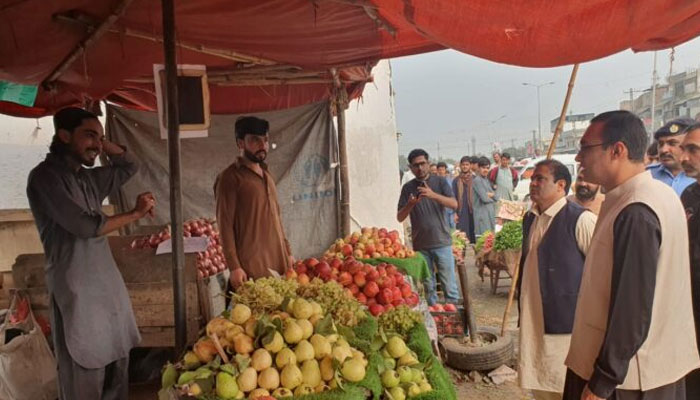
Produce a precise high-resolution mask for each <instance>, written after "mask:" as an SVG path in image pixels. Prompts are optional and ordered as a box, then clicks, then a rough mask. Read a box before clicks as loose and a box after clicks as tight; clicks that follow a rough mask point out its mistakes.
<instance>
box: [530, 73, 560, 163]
mask: <svg viewBox="0 0 700 400" xmlns="http://www.w3.org/2000/svg"><path fill="white" fill-rule="evenodd" d="M547 85H554V82H546V83H540V84H534V83H528V82H523V86H534V87H536V88H537V133H538V135H537V138H538V139H539V142H538V144H537V149H538V150H539V147H540V144H541V143H542V108H541V106H540V88H541V87H542V86H547Z"/></svg>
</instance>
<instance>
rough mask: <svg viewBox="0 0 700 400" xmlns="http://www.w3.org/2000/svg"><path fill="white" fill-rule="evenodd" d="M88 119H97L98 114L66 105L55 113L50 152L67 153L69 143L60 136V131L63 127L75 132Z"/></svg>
mask: <svg viewBox="0 0 700 400" xmlns="http://www.w3.org/2000/svg"><path fill="white" fill-rule="evenodd" d="M86 119H97V115H95V114H93V113H91V112H90V111H86V110H83V109H82V108H78V107H66V108H63V109H61V110H59V111H58V112H57V113H56V114H54V116H53V128H54V132H55V133H54V135H53V138H52V139H51V145H50V146H49V152H50V153H52V154H57V155H62V154H65V153H66V152H67V151H68V145H67V144H66V143H64V142H63V141H62V140H61V138H59V137H58V131H59V130H61V129H63V130H65V131H68V132H70V133H73V131H75V128H77V127H79V126H80V125H82V124H83V121H84V120H86Z"/></svg>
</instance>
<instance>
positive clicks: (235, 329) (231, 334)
mask: <svg viewBox="0 0 700 400" xmlns="http://www.w3.org/2000/svg"><path fill="white" fill-rule="evenodd" d="M243 332H244V331H243V328H242V327H241V326H240V325H232V326H230V327H229V328H228V329H226V332H225V335H224V337H225V339H226V340H227V341H229V343H233V338H235V337H236V336H238V334H239V333H243Z"/></svg>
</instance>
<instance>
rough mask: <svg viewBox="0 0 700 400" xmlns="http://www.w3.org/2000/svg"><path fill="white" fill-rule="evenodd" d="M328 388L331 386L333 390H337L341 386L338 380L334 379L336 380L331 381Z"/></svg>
mask: <svg viewBox="0 0 700 400" xmlns="http://www.w3.org/2000/svg"><path fill="white" fill-rule="evenodd" d="M328 386H329V387H330V388H331V389H335V388H337V387H338V386H339V385H338V379H335V378H334V379H331V381H330V382H328Z"/></svg>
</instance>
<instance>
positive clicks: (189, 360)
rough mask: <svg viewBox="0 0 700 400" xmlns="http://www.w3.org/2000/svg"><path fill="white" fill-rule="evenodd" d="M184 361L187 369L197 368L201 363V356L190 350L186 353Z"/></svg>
mask: <svg viewBox="0 0 700 400" xmlns="http://www.w3.org/2000/svg"><path fill="white" fill-rule="evenodd" d="M182 361H184V363H185V369H195V368H197V367H199V365H200V362H199V358H198V357H197V355H196V354H194V351H188V352H187V353H185V356H184V357H183V358H182Z"/></svg>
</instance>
